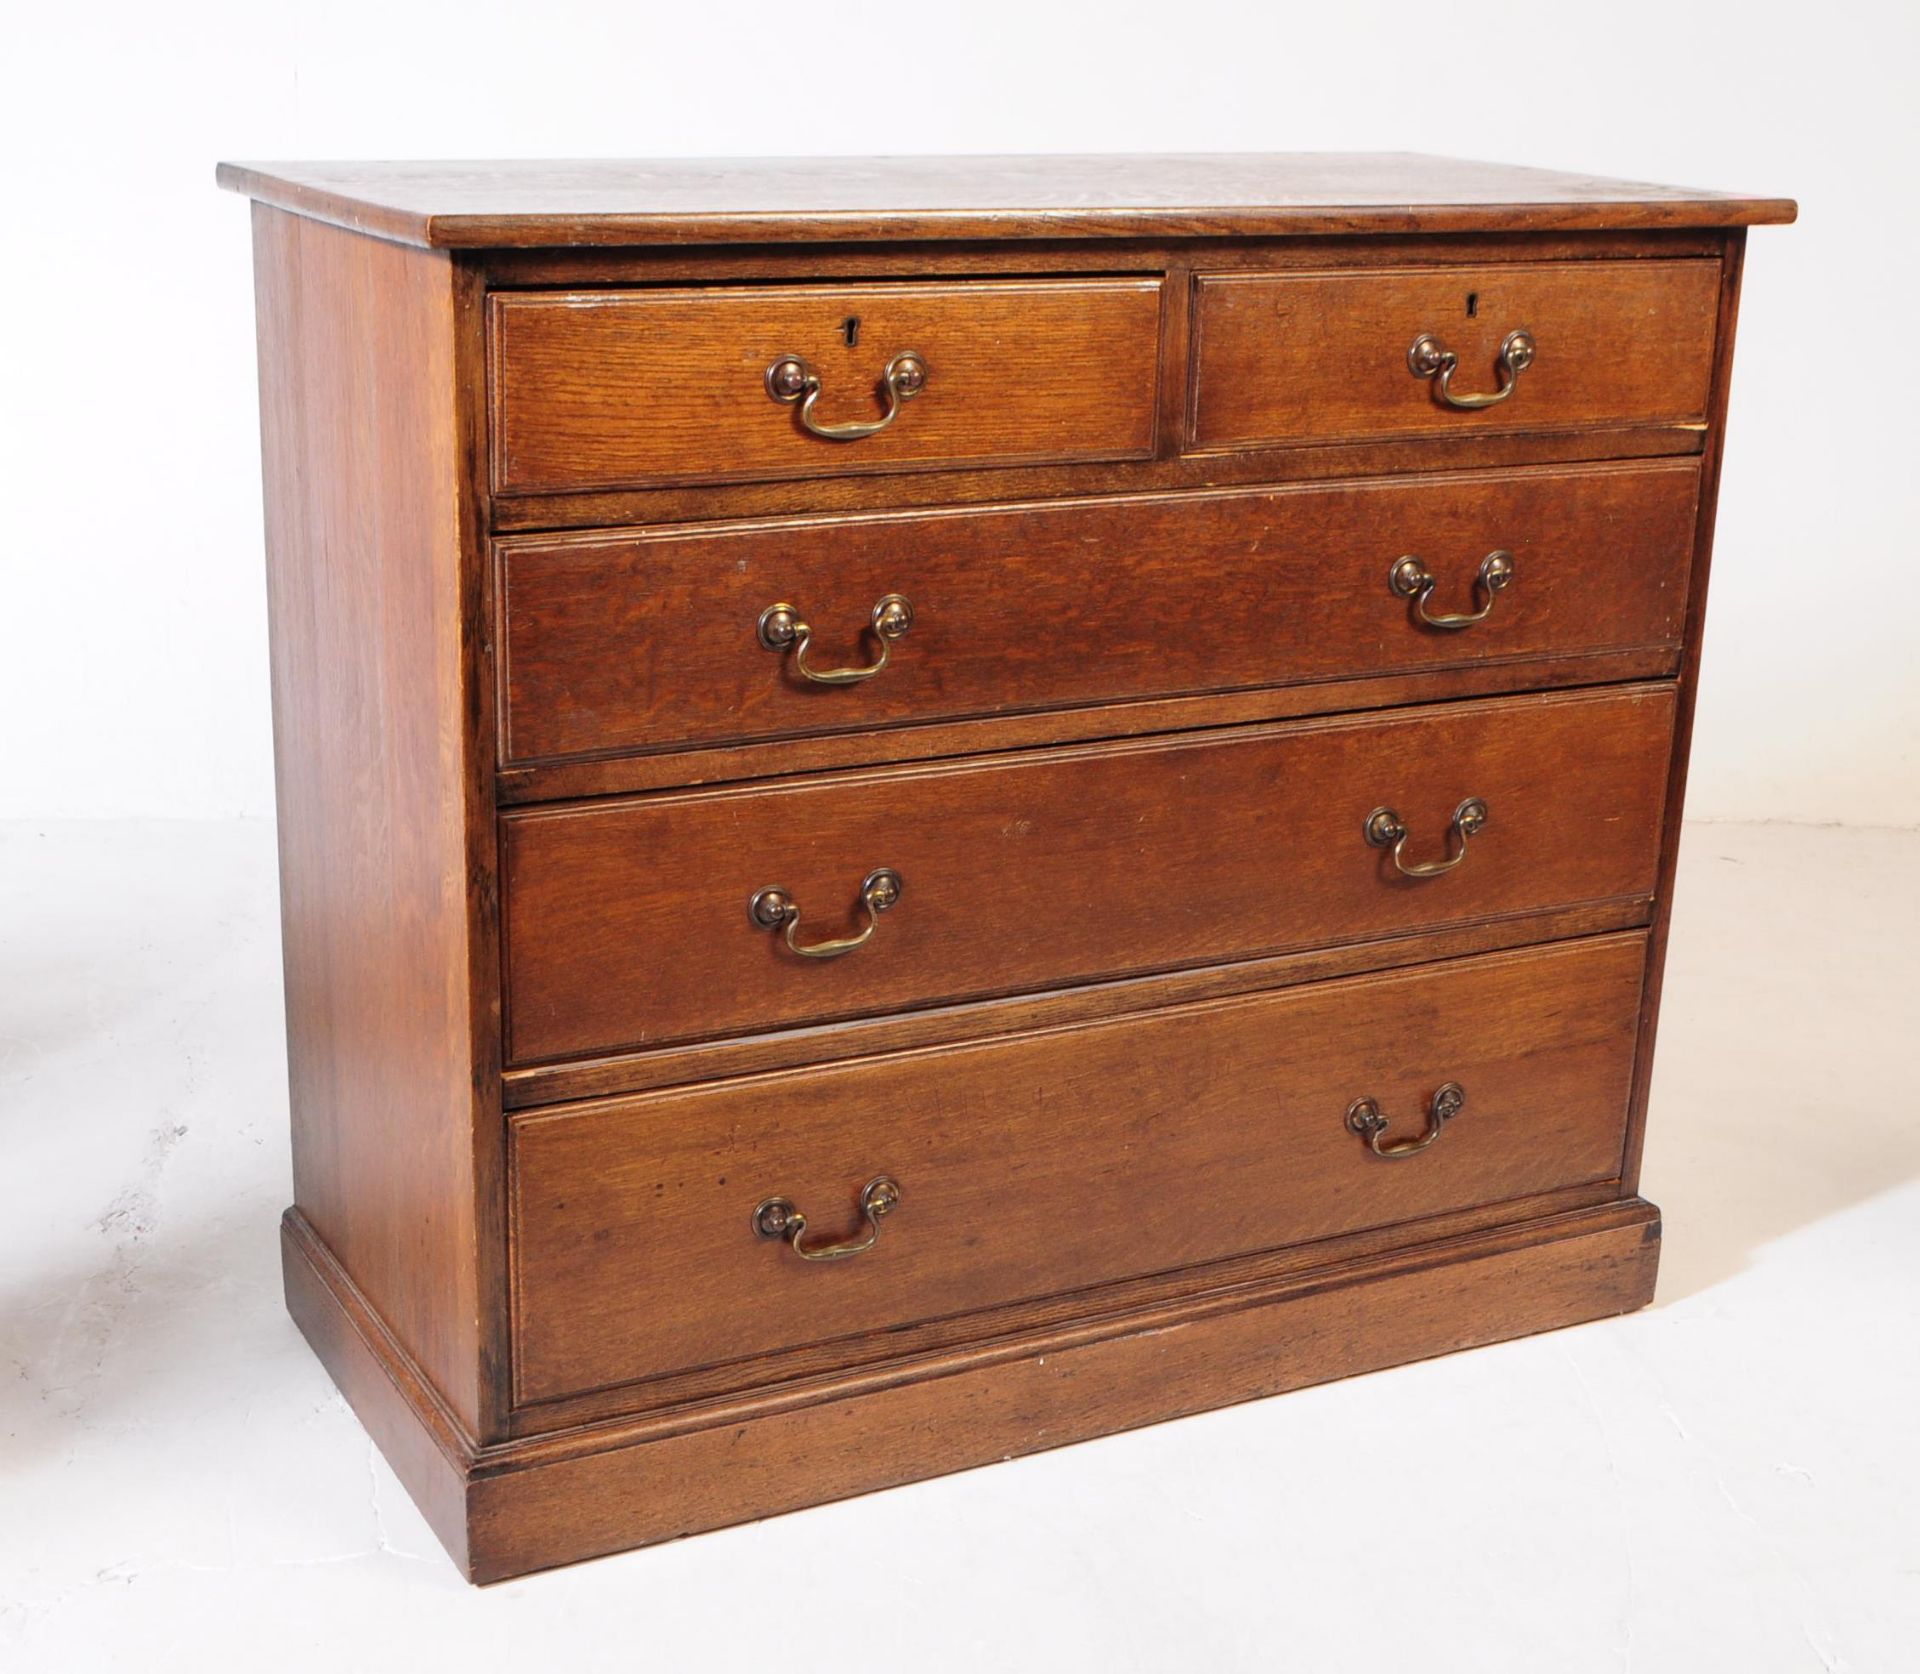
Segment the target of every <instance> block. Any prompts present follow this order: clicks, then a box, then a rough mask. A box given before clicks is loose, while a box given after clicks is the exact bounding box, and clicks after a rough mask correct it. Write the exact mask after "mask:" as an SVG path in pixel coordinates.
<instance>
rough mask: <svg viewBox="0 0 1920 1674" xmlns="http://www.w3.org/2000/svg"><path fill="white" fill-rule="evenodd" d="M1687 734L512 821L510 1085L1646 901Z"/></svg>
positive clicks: (979, 769)
mask: <svg viewBox="0 0 1920 1674" xmlns="http://www.w3.org/2000/svg"><path fill="white" fill-rule="evenodd" d="M1673 715H1674V700H1673V691H1672V688H1671V687H1670V686H1667V685H1648V686H1629V687H1621V688H1612V689H1608V690H1604V691H1598V692H1593V693H1579V694H1570V695H1560V696H1545V697H1525V698H1512V699H1487V700H1483V701H1479V702H1475V703H1466V704H1436V705H1432V706H1428V707H1422V708H1413V709H1399V710H1390V711H1386V712H1384V713H1380V714H1374V715H1367V716H1363V717H1344V718H1340V719H1335V720H1327V721H1310V722H1294V723H1290V724H1286V725H1278V726H1263V727H1248V728H1240V729H1227V730H1221V731H1217V732H1209V733H1196V734H1187V735H1179V736H1176V737H1172V738H1153V739H1146V740H1137V741H1130V742H1127V743H1123V744H1097V745H1085V746H1081V747H1078V748H1074V749H1058V750H1044V751H1041V750H1036V751H1032V752H1028V753H1021V754H1013V755H1004V756H994V757H984V758H975V759H973V760H959V761H949V762H941V763H937V764H931V765H926V766H914V767H898V768H886V769H875V770H869V771H864V772H856V773H839V774H819V775H814V776H809V777H804V778H794V779H789V780H776V781H772V782H770V783H766V784H761V785H737V786H730V787H721V788H717V789H712V790H691V791H670V792H662V793H659V794H655V795H651V796H645V797H636V798H632V799H629V800H624V801H617V802H602V803H583V804H577V805H572V806H566V807H558V808H537V809H528V810H525V811H519V812H514V813H510V814H508V815H506V816H505V817H504V818H503V819H502V821H501V830H502V859H501V870H502V890H503V901H502V915H503V935H504V939H505V944H506V946H505V955H506V979H507V982H506V986H507V993H506V1012H507V1055H508V1058H509V1061H510V1062H512V1063H514V1064H526V1063H532V1062H538V1061H542V1060H549V1059H555V1058H563V1057H569V1056H574V1055H578V1054H584V1053H590V1052H605V1051H613V1050H618V1049H621V1048H633V1047H643V1046H649V1045H660V1044H666V1043H669V1042H676V1041H685V1040H690V1039H698V1038H711V1037H722V1036H729V1035H736V1034H742V1033H749V1032H751V1033H761V1032H765V1031H768V1030H773V1029H780V1028H786V1027H793V1026H798V1025H802V1024H812V1023H822V1022H829V1021H833V1020H837V1019H841V1018H849V1017H858V1016H866V1015H874V1014H879V1013H886V1012H895V1011H901V1010H907V1009H912V1008H916V1007H922V1006H929V1005H936V1004H940V1003H943V1002H949V1001H958V1000H963V999H982V998H987V997H990V996H993V995H997V994H1010V993H1019V992H1031V991H1035V990H1040V989H1046V988H1053V987H1058V986H1062V985H1066V984H1072V983H1079V982H1086V981H1092V980H1096V979H1100V978H1108V977H1118V976H1124V975H1129V974H1134V973H1141V972H1148V971H1155V970H1167V969H1174V968H1178V967H1183V966H1197V965H1206V964H1212V963H1216V962H1219V961H1224V960H1235V959H1249V958H1255V957H1259V956H1262V955H1266V954H1272V953H1279V952H1284V951H1287V950H1291V949H1297V948H1306V947H1315V946H1324V945H1328V944H1332V943H1338V942H1344V941H1351V940H1359V939H1365V938H1368V937H1376V936H1389V935H1401V934H1406V933H1409V932H1419V931H1424V930H1429V929H1433V928H1437V927H1439V926H1442V925H1447V924H1458V923H1464V922H1468V921H1473V920H1479V919H1485V918H1492V917H1499V916H1509V915H1517V914H1525V913H1532V912H1543V911H1549V910H1553V909H1557V908H1563V907H1570V906H1576V905H1582V904H1585V903H1589V902H1599V901H1613V900H1620V899H1630V898H1636V897H1645V896H1650V895H1651V893H1652V890H1653V885H1654V873H1655V865H1656V857H1657V854H1658V850H1659V842H1660V810H1661V805H1662V802H1663V799H1664V796H1665V790H1666V783H1667V765H1668V751H1669V746H1670V743H1671V739H1672V730H1673ZM1476 806H1478V807H1480V808H1481V809H1482V810H1483V812H1484V815H1485V818H1484V821H1482V820H1481V819H1480V818H1478V817H1476V815H1475V814H1474V812H1473V810H1474V808H1475V807H1476ZM1387 811H1391V813H1392V814H1393V815H1395V816H1397V818H1396V819H1389V818H1387V817H1386V814H1387ZM1396 829H1400V830H1403V831H1404V841H1403V842H1401V843H1400V844H1399V846H1398V848H1397V850H1396V847H1395V842H1396V839H1395V835H1394V833H1395V831H1396ZM1396 853H1397V855H1398V859H1396ZM1448 862H1452V864H1451V865H1450V866H1449V865H1448V864H1447V863H1448ZM1402 866H1405V867H1408V868H1412V869H1414V872H1413V874H1412V875H1409V874H1408V873H1406V872H1403V871H1402V870H1401V867H1402ZM1443 868H1444V869H1443ZM1422 869H1424V871H1423V870H1422ZM855 940H857V941H858V944H859V945H849V944H851V943H853V942H854V941H855ZM822 943H828V944H835V943H837V944H841V950H840V951H839V952H837V953H833V956H831V957H826V956H824V955H826V954H828V953H831V952H832V949H831V947H826V948H823V947H822V945H821V944H822ZM809 950H810V952H811V955H812V956H808V953H809Z"/></svg>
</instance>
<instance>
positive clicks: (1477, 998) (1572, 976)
mask: <svg viewBox="0 0 1920 1674" xmlns="http://www.w3.org/2000/svg"><path fill="white" fill-rule="evenodd" d="M1644 955H1645V946H1644V938H1643V937H1642V936H1641V935H1640V934H1638V933H1635V934H1632V935H1626V936H1618V937H1606V938H1601V939H1598V940H1594V941H1587V942H1580V943H1572V944H1564V945H1561V946H1558V947H1550V948H1546V949H1536V950H1530V951H1527V952H1524V953H1519V954H1500V955H1495V956H1492V957H1489V958H1481V959H1472V960H1463V961H1459V962H1457V963H1453V964H1442V965H1428V966H1424V967H1421V968H1419V969H1418V970H1415V971H1412V972H1404V973H1396V974H1391V975H1384V976H1371V977H1360V978H1355V979H1351V980H1347V981H1341V982H1332V983H1324V984H1318V985H1315V986H1311V987H1307V988H1299V989H1292V990H1288V991H1285V992H1281V993H1277V994H1262V995H1255V996H1251V997H1245V998H1240V999H1235V1000H1227V1001H1215V1002H1211V1003H1208V1004H1202V1005H1194V1006H1186V1007H1180V1008H1175V1009H1171V1010H1166V1011H1160V1012H1151V1013H1146V1014H1141V1015H1135V1016H1132V1017H1125V1018H1119V1019H1114V1020H1110V1021H1107V1022H1103V1023H1099V1024H1094V1025H1091V1026H1083V1027H1081V1028H1078V1029H1072V1030H1065V1031H1056V1032H1049V1033H1043V1034H1036V1035H1028V1036H1018V1037H1012V1038H1007V1039H1001V1040H995V1041H988V1042H981V1043H974V1044H970V1045H964V1046H954V1047H944V1048H938V1049H934V1050H929V1051H922V1052H915V1053H906V1054H900V1055H896V1056H891V1057H880V1058H868V1059H863V1060H861V1061H860V1062H859V1063H856V1064H850V1065H845V1066H836V1067H832V1068H824V1069H810V1070H799V1071H791V1072H788V1073H785V1074H780V1075H771V1076H760V1077H754V1078H751V1079H748V1080H742V1081H735V1082H721V1083H716V1084H710V1085H708V1086H705V1087H701V1088H696V1089H693V1090H691V1091H676V1092H670V1093H660V1094H650V1095H646V1096H643V1097H638V1098H630V1099H623V1100H617V1101H608V1102H606V1103H604V1104H599V1105H591V1106H586V1105H580V1106H574V1107H572V1108H571V1109H568V1110H565V1111H560V1112H555V1113H552V1114H541V1115H534V1116H525V1117H520V1118H517V1119H516V1120H515V1121H514V1123H513V1128H512V1140H511V1152H512V1159H511V1169H512V1192H513V1224H514V1245H513V1300H514V1320H515V1327H514V1330H515V1338H514V1343H515V1348H514V1363H515V1372H516V1383H517V1387H518V1392H519V1396H520V1399H521V1400H523V1401H535V1400H540V1399H544V1398H550V1397H554V1396H558V1395H563V1394H567V1393H570V1392H575V1391H583V1390H588V1389H593V1388H598V1387H602V1386H606V1385H610V1384H616V1383H624V1382H628V1381H632V1380H635V1379H640V1378H644V1377H648V1376H653V1375H658V1374H663V1373H667V1372H673V1371H679V1370H688V1369H693V1368H697V1367H710V1366H716V1365H719V1364H723V1363H725V1362H729V1361H734V1360H740V1359H745V1358H747V1357H750V1356H754V1355H761V1354H767V1353H771V1352H774V1351H778V1350H781V1349H786V1348H793V1347H797V1346H799V1345H802V1344H819V1343H826V1342H831V1341H832V1340H834V1339H836V1338H843V1337H854V1336H859V1335H862V1334H865V1333H871V1332H879V1331H884V1330H887V1329H889V1328H893V1327H899V1326H903V1325H909V1324H913V1323H916V1322H919V1321H924V1320H931V1319H936V1318H943V1317H947V1316H951V1315H957V1314H965V1313H969V1312H973V1311H975V1310H980V1309H986V1308H992V1307H996V1306H999V1305H1003V1304H1007V1303H1011V1302H1017V1301H1020V1300H1023V1299H1028V1298H1034V1297H1041V1296H1048V1295H1054V1294H1058V1293H1060V1292H1064V1291H1070V1290H1077V1289H1081V1288H1083V1287H1086V1286H1091V1285H1098V1284H1103V1283H1106V1282H1108V1281H1113V1280H1119V1279H1125V1278H1132V1277H1137V1276H1141V1275H1145V1274H1151V1273H1163V1272H1171V1271H1174V1270H1177V1269H1181V1268H1186V1267H1191V1266H1194V1265H1197V1264H1200V1263H1204V1262H1212V1261H1218V1260H1221V1259H1224V1258H1227V1257H1231V1256H1235V1255H1241V1254H1247V1253H1253V1252H1258V1251H1263V1250H1269V1249H1276V1248H1280V1247H1283V1246H1286V1245H1290V1244H1296V1243H1303V1242H1307V1241H1310V1240H1313V1239H1320V1238H1327V1237H1332V1236H1336V1235H1338V1234H1342V1233H1349V1232H1357V1231H1361V1230H1363V1229H1367V1228H1373V1227H1382V1226H1391V1225H1395V1224H1398V1223H1400V1222H1406V1221H1413V1220H1416V1219H1418V1218H1419V1217H1421V1216H1427V1215H1434V1214H1439V1213H1445V1212H1447V1211H1451V1210H1459V1209H1466V1208H1471V1207H1475V1206H1479V1205H1483V1204H1491V1203H1499V1202H1505V1201H1508V1200H1511V1199H1515V1198H1520V1197H1525V1196H1529V1195H1531V1194H1534V1193H1539V1192H1546V1191H1551V1190H1555V1189H1558V1188H1561V1187H1566V1186H1574V1185H1580V1184H1585V1183H1589V1182H1594V1181H1603V1180H1610V1179H1613V1178H1615V1177H1616V1176H1617V1175H1618V1174H1619V1170H1620V1158H1621V1147H1622V1143H1623V1139H1624V1132H1625V1120H1626V1112H1627V1103H1628V1091H1629V1085H1630V1083H1631V1080H1632V1074H1633V1056H1634V1039H1635V1024H1636V1016H1637V1011H1638V1007H1639V1002H1640V986H1641V974H1642V970H1643V966H1644ZM1447 1083H1455V1084H1457V1085H1458V1086H1459V1088H1460V1089H1461V1090H1462V1092H1463V1094H1464V1102H1463V1103H1462V1104H1461V1105H1460V1107H1459V1109H1458V1112H1457V1114H1455V1115H1453V1116H1452V1117H1450V1118H1449V1119H1448V1120H1446V1121H1445V1123H1444V1124H1443V1125H1442V1126H1441V1129H1440V1133H1439V1136H1438V1138H1437V1139H1436V1140H1435V1141H1434V1142H1433V1143H1432V1144H1431V1145H1429V1146H1427V1147H1426V1148H1425V1149H1422V1150H1420V1151H1419V1152H1418V1153H1416V1154H1410V1155H1404V1156H1399V1157H1393V1158H1386V1157H1380V1156H1376V1155H1374V1154H1373V1153H1372V1152H1371V1151H1370V1150H1369V1149H1368V1145H1367V1143H1366V1141H1365V1140H1364V1139H1363V1137H1362V1136H1361V1135H1360V1134H1358V1133H1356V1132H1355V1131H1354V1130H1353V1129H1352V1128H1351V1127H1350V1126H1349V1122H1348V1118H1349V1111H1350V1108H1351V1107H1352V1106H1353V1105H1354V1103H1355V1102H1356V1101H1357V1100H1361V1099H1371V1100H1373V1101H1374V1102H1375V1104H1376V1106H1377V1108H1378V1111H1379V1113H1380V1114H1381V1115H1382V1116H1384V1117H1385V1119H1386V1122H1387V1126H1386V1128H1385V1129H1384V1130H1383V1131H1382V1132H1381V1133H1380V1134H1379V1136H1378V1141H1379V1143H1380V1144H1382V1145H1386V1146H1391V1145H1393V1144H1395V1143H1398V1142H1400V1141H1403V1140H1406V1139H1411V1138H1415V1137H1417V1136H1419V1135H1420V1134H1421V1133H1422V1132H1424V1131H1425V1130H1426V1128H1427V1127H1428V1125H1429V1123H1430V1121H1431V1116H1430V1111H1431V1108H1432V1103H1433V1100H1434V1096H1435V1094H1436V1092H1437V1091H1438V1090H1439V1089H1440V1088H1441V1087H1443V1086H1444V1085H1445V1084H1447ZM881 1176H885V1177H887V1178H889V1179H891V1180H892V1181H893V1182H894V1183H895V1184H896V1185H897V1187H898V1192H899V1201H898V1205H897V1207H896V1208H894V1209H893V1210H892V1211H891V1212H890V1213H888V1214H887V1215H886V1216H885V1217H884V1219H883V1220H882V1221H880V1222H879V1223H878V1230H879V1237H878V1239H877V1241H876V1242H875V1244H874V1246H873V1248H872V1249H870V1250H868V1251H866V1252H865V1253H863V1254H860V1255H858V1256H855V1257H852V1258H849V1259H844V1260H839V1261H832V1262H807V1261H803V1260H801V1259H800V1258H799V1257H798V1256H797V1255H796V1254H795V1253H794V1251H793V1249H792V1248H790V1247H789V1246H788V1245H787V1244H786V1243H783V1242H780V1241H777V1240H774V1239H769V1238H766V1237H762V1236H760V1235H759V1234H758V1233H757V1232H756V1229H755V1211H756V1209H757V1208H758V1207H759V1206H760V1205H761V1204H762V1203H763V1202H764V1201H766V1200H768V1199H785V1200H787V1201H789V1202H790V1203H792V1204H793V1205H794V1206H795V1207H796V1208H797V1209H798V1210H799V1211H800V1212H801V1214H802V1215H803V1216H804V1217H805V1218H806V1220H807V1223H808V1224H807V1227H806V1230H805V1232H804V1233H803V1247H809V1246H812V1245H813V1244H815V1243H816V1242H818V1243H831V1242H833V1241H836V1240H851V1239H852V1238H853V1237H854V1236H855V1235H856V1234H857V1233H859V1232H861V1231H863V1230H864V1228H863V1227H862V1226H861V1219H860V1215H859V1213H858V1209H857V1204H858V1202H859V1198H860V1194H861V1191H862V1188H863V1187H864V1186H866V1184H867V1183H868V1182H869V1181H872V1180H874V1179H876V1178H877V1177H881ZM689 1273H697V1274H698V1275H699V1282H698V1283H697V1284H695V1285H688V1284H687V1283H685V1282H684V1275H686V1274H689Z"/></svg>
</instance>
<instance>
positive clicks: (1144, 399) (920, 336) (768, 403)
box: [489, 279, 1160, 494]
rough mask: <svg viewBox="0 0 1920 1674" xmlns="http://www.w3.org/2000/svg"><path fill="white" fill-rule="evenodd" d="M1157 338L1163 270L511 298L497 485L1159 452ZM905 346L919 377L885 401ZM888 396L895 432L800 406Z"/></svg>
mask: <svg viewBox="0 0 1920 1674" xmlns="http://www.w3.org/2000/svg"><path fill="white" fill-rule="evenodd" d="M1159 345H1160V281H1159V280H1158V279H1069V280H1006V281H989V280H982V281H976V282H966V283H954V284H892V285H804V286H781V287H778V288H773V287H766V288H751V287H741V288H722V289H715V290H697V291H695V290H657V291H564V292H554V293H525V294H515V293H497V294H495V295H494V296H493V297H492V298H491V299H490V302H489V348H490V367H489V370H490V376H491V380H492V405H493V481H494V487H495V489H496V491H498V492H499V493H502V494H517V493H531V492H541V491H547V492H552V491H564V490H569V489H608V488H640V487H647V486H650V485H653V484H659V483H687V482H726V481H744V480H751V479H757V478H772V477H797V476H819V475H823V474H840V473H845V472H865V471H893V470H902V469H908V468H912V467H920V468H929V467H932V466H945V465H986V464H1014V463H1038V462H1048V461H1056V460H1085V459H1130V458H1145V457H1147V456H1148V455H1150V454H1151V453H1152V452H1153V444H1154V413H1155V391H1156V389H1157V387H1158V373H1157V368H1158V363H1159ZM905 355H913V356H916V357H918V361H919V367H920V370H921V373H922V374H923V376H922V378H921V381H920V382H919V386H918V388H917V389H911V386H910V384H907V383H902V384H901V385H900V387H901V388H902V389H910V393H909V394H907V396H906V398H905V399H900V400H897V401H894V402H891V403H890V402H889V399H888V398H887V396H886V382H885V373H886V370H887V369H888V368H889V367H890V366H899V365H900V364H901V363H900V361H899V360H898V358H897V357H901V356H905ZM789 359H795V360H798V361H799V362H802V363H804V369H805V370H806V371H807V372H809V373H811V374H812V376H813V377H814V378H815V379H816V380H817V382H818V386H819V394H818V399H817V401H815V402H814V403H813V404H812V406H811V408H810V409H808V408H807V402H806V400H805V397H804V395H801V396H800V398H797V399H793V400H780V399H776V398H775V395H774V394H773V392H772V389H773V384H774V382H775V381H776V380H773V379H770V377H769V372H770V369H771V368H773V367H774V366H775V364H776V363H779V362H785V361H787V360H789ZM783 387H786V388H787V389H789V390H790V391H791V390H792V388H793V386H783ZM798 388H799V389H800V390H802V391H804V390H806V389H808V388H811V385H808V384H805V383H801V384H800V385H799V386H798ZM889 404H891V405H893V406H894V407H895V409H896V410H895V412H894V416H893V418H892V420H891V422H889V423H888V424H887V425H886V427H885V428H884V429H882V430H879V431H878V432H877V433H875V434H871V435H866V436H863V437H859V438H857V439H852V440H834V439H829V438H827V437H823V436H819V435H816V434H814V433H813V432H812V431H810V430H809V429H807V428H806V423H805V414H804V413H803V409H807V410H808V411H810V415H811V418H812V420H813V421H814V422H815V423H817V424H819V425H822V426H827V427H831V426H845V425H850V424H872V423H873V422H874V421H876V420H878V419H880V418H882V417H884V416H885V414H886V412H887V410H888V406H889Z"/></svg>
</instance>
